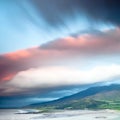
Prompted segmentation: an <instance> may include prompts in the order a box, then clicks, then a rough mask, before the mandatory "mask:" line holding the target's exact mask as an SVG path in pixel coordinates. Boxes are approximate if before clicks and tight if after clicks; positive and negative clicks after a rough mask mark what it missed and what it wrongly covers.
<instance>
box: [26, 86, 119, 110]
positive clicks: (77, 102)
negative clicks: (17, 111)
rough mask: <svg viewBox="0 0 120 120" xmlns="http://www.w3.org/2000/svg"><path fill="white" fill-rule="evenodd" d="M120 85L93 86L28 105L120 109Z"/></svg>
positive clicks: (60, 107) (36, 106)
mask: <svg viewBox="0 0 120 120" xmlns="http://www.w3.org/2000/svg"><path fill="white" fill-rule="evenodd" d="M119 103H120V85H119V84H116V85H110V86H97V87H91V88H88V89H86V90H84V91H81V92H79V93H77V94H74V95H71V96H67V97H64V98H61V99H58V100H54V101H51V102H45V103H37V104H31V105H30V106H28V107H34V108H54V109H85V108H88V109H120V104H119Z"/></svg>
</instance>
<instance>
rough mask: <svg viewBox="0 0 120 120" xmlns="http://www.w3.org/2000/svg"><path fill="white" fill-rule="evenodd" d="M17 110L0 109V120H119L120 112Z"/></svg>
mask: <svg viewBox="0 0 120 120" xmlns="http://www.w3.org/2000/svg"><path fill="white" fill-rule="evenodd" d="M17 112H18V110H16V109H12V110H11V109H9V110H7V109H6V110H3V109H1V110H0V120H120V112H118V111H113V110H100V111H90V110H65V111H54V112H50V113H39V114H16V113H17Z"/></svg>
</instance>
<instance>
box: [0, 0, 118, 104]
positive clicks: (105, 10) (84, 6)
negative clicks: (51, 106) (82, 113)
mask: <svg viewBox="0 0 120 120" xmlns="http://www.w3.org/2000/svg"><path fill="white" fill-rule="evenodd" d="M119 13H120V1H119V0H91V2H90V0H84V1H83V0H0V96H1V97H0V98H1V100H2V102H1V103H4V104H6V105H8V106H9V105H10V104H11V101H9V100H8V98H9V97H10V98H11V99H14V100H16V99H17V100H18V99H19V101H18V102H20V103H21V104H23V103H22V102H23V101H22V100H23V98H24V96H25V99H26V102H25V103H26V104H27V103H28V102H32V101H33V102H38V101H47V100H52V99H57V98H59V97H62V96H64V95H70V94H73V93H75V92H78V91H79V90H81V89H82V88H83V87H80V86H87V85H91V84H93V85H95V84H99V83H104V84H111V83H119V77H120V61H119V59H120V28H119V25H120V14H119ZM38 94H39V95H38ZM4 104H3V106H4ZM12 104H13V103H12ZM12 104H11V105H12Z"/></svg>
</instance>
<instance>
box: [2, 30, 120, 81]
mask: <svg viewBox="0 0 120 120" xmlns="http://www.w3.org/2000/svg"><path fill="white" fill-rule="evenodd" d="M119 53H120V29H115V30H111V31H106V32H105V33H97V34H84V35H79V36H77V37H72V36H69V37H66V38H63V39H58V40H55V41H52V42H49V43H46V44H44V45H42V46H40V47H34V48H31V49H26V50H20V51H16V52H13V53H7V54H3V55H0V80H1V81H3V80H10V79H12V78H13V77H14V75H16V74H17V73H18V72H20V71H24V70H27V69H29V68H34V67H40V66H46V65H49V64H51V63H53V64H54V63H55V62H56V61H64V60H65V59H66V60H69V59H72V58H75V57H78V56H82V57H83V56H93V55H104V54H106V55H107V54H108V55H111V54H119Z"/></svg>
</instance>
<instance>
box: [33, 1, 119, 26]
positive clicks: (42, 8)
mask: <svg viewBox="0 0 120 120" xmlns="http://www.w3.org/2000/svg"><path fill="white" fill-rule="evenodd" d="M32 2H33V4H34V5H35V6H36V8H37V9H38V11H39V12H40V14H42V15H43V16H44V18H45V19H46V20H47V21H48V22H49V23H50V24H56V23H63V21H64V17H67V16H74V12H76V11H77V12H78V13H81V12H84V13H85V14H86V15H88V16H89V17H92V18H94V20H95V21H97V20H101V21H103V22H111V23H114V24H118V25H119V24H120V14H119V13H120V1H119V0H32Z"/></svg>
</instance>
